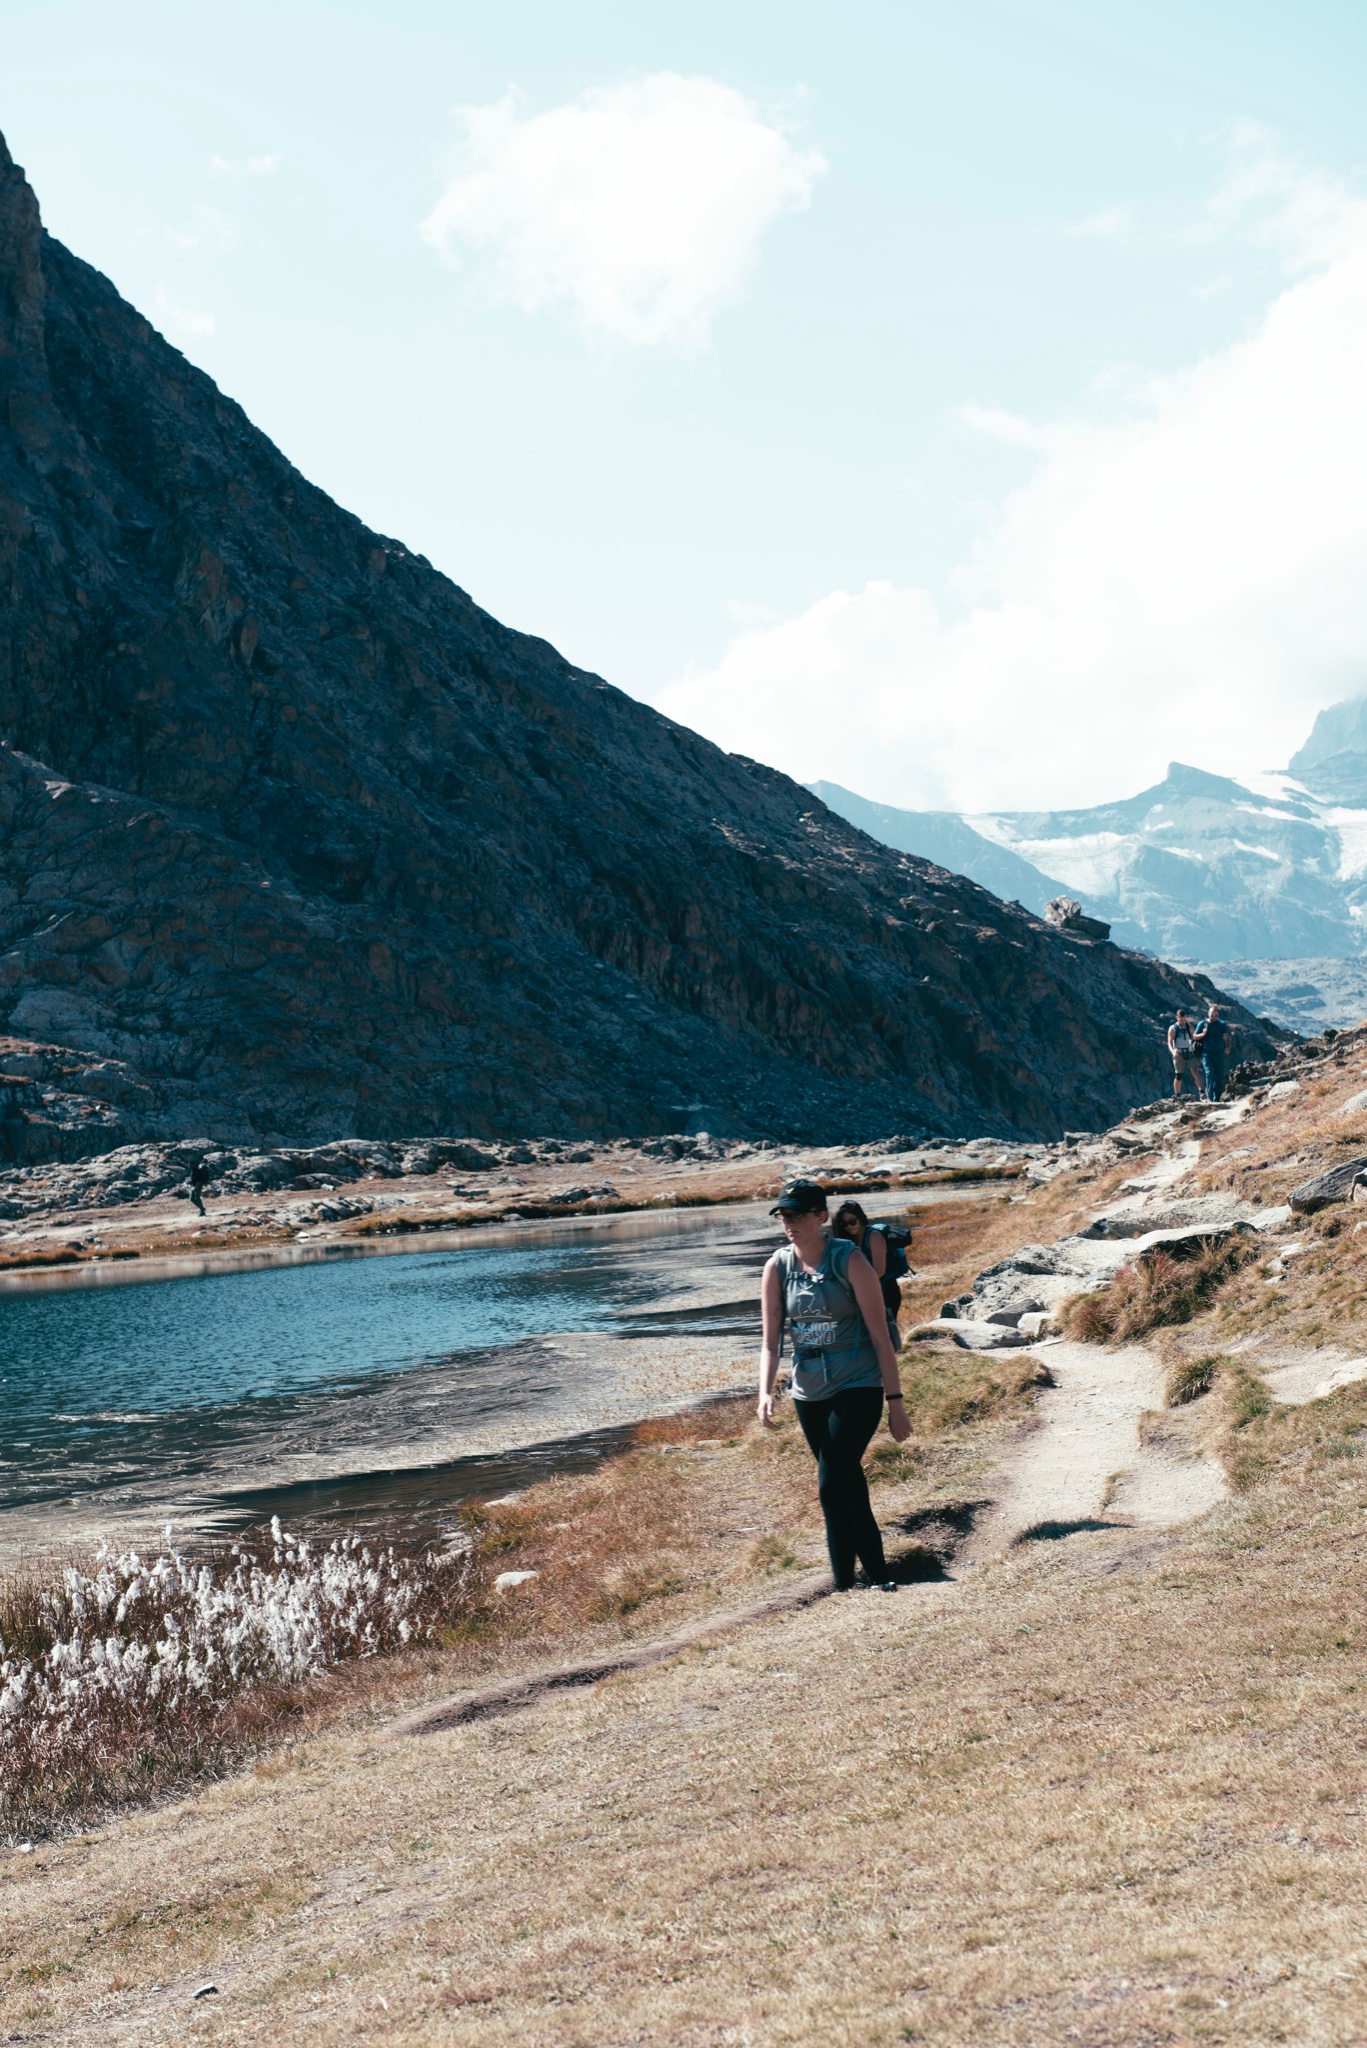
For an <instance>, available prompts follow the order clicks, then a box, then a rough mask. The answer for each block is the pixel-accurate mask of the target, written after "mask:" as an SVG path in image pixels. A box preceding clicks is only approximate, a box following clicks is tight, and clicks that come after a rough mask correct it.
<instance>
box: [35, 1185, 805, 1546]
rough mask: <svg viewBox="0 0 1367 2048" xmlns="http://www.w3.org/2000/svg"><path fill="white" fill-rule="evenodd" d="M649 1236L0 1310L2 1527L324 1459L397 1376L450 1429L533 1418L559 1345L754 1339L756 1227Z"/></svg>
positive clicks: (659, 1231) (543, 1235) (253, 1277)
mask: <svg viewBox="0 0 1367 2048" xmlns="http://www.w3.org/2000/svg"><path fill="white" fill-rule="evenodd" d="M652 1224H653V1228H652V1229H651V1230H650V1231H649V1232H648V1233H644V1232H642V1231H641V1230H639V1229H627V1230H623V1229H618V1230H614V1229H612V1228H611V1227H610V1226H609V1227H608V1228H605V1229H604V1230H603V1232H602V1233H601V1235H599V1234H596V1233H595V1234H594V1235H592V1236H590V1235H586V1233H585V1232H584V1231H583V1230H582V1229H579V1230H564V1229H562V1230H561V1232H560V1233H559V1234H557V1233H556V1232H555V1231H554V1230H550V1231H543V1232H539V1233H538V1234H537V1237H536V1239H535V1240H533V1241H529V1240H528V1239H526V1238H524V1239H522V1240H520V1241H514V1242H512V1243H509V1242H507V1241H506V1240H505V1241H503V1242H501V1243H497V1244H490V1243H479V1242H470V1241H469V1240H466V1241H464V1242H462V1243H461V1244H460V1245H459V1246H458V1247H456V1248H453V1249H450V1250H443V1251H430V1252H415V1253H409V1254H396V1255H392V1256H388V1257H381V1258H367V1259H362V1260H357V1261H354V1262H347V1263H331V1264H317V1265H306V1266H289V1267H283V1268H276V1269H273V1270H266V1271H256V1272H248V1273H218V1274H213V1275H210V1276H208V1277H204V1278H198V1279H194V1280H179V1281H175V1282H162V1283H154V1284H149V1285H144V1286H120V1287H117V1288H100V1289H87V1290H72V1291H68V1292H61V1293H35V1294H30V1295H18V1296H10V1297H9V1298H6V1299H4V1300H0V1508H3V1507H10V1506H15V1505H18V1504H20V1503H26V1504H28V1505H30V1506H33V1505H36V1504H38V1503H40V1502H49V1501H53V1500H56V1499H68V1498H72V1497H74V1496H78V1495H87V1494H89V1493H90V1492H92V1491H96V1492H106V1491H111V1492H113V1493H115V1494H116V1493H117V1492H119V1491H120V1490H125V1489H128V1488H130V1487H134V1488H136V1487H137V1486H138V1485H139V1484H140V1483H142V1482H145V1481H147V1480H149V1479H151V1478H155V1477H161V1478H175V1479H176V1480H179V1481H193V1480H194V1479H195V1478H196V1477H197V1476H198V1475H201V1474H205V1475H207V1474H209V1473H211V1472H219V1473H221V1472H222V1471H223V1469H224V1467H225V1464H233V1465H238V1466H240V1467H243V1468H246V1469H249V1468H250V1465H251V1462H252V1459H253V1456H254V1455H256V1452H255V1451H254V1447H260V1450H259V1454H260V1456H261V1457H262V1458H265V1457H267V1456H269V1455H270V1453H271V1451H272V1450H273V1449H275V1448H276V1447H278V1446H279V1445H280V1444H281V1443H286V1442H287V1443H288V1444H289V1445H290V1447H291V1448H299V1447H301V1446H302V1447H305V1448H309V1449H314V1448H319V1447H326V1445H327V1444H328V1443H329V1441H330V1440H332V1439H333V1438H334V1436H335V1434H336V1432H337V1431H338V1429H339V1428H341V1427H342V1426H343V1425H344V1424H345V1419H346V1416H347V1413H348V1411H349V1410H350V1411H356V1412H359V1411H360V1410H361V1409H362V1408H363V1407H364V1406H365V1404H366V1403H367V1402H369V1403H371V1404H374V1403H375V1402H376V1401H377V1399H378V1401H379V1402H380V1403H381V1404H383V1402H384V1400H385V1396H386V1390H387V1389H390V1388H391V1387H392V1384H393V1382H394V1381H395V1379H396V1376H399V1375H404V1376H411V1375H413V1374H415V1373H419V1374H422V1373H424V1372H425V1373H426V1374H427V1376H428V1377H430V1378H432V1379H433V1380H434V1386H433V1390H432V1391H433V1399H432V1401H431V1402H430V1403H426V1402H424V1401H423V1400H421V1399H419V1400H418V1402H417V1405H419V1406H429V1405H430V1406H431V1407H433V1408H435V1407H436V1406H437V1405H438V1398H437V1397H438V1395H439V1396H440V1405H441V1408H442V1410H443V1416H444V1419H445V1420H447V1421H450V1420H453V1419H454V1420H456V1421H468V1422H475V1421H479V1422H487V1421H488V1420H489V1419H490V1418H494V1417H502V1416H526V1415H527V1414H529V1413H530V1414H535V1412H536V1411H537V1408H538V1407H539V1406H541V1405H544V1404H546V1403H548V1402H549V1400H550V1398H551V1397H552V1396H553V1395H554V1394H555V1393H556V1391H557V1386H558V1379H557V1373H558V1370H559V1368H558V1366H557V1362H556V1355H555V1353H554V1351H553V1350H552V1349H550V1348H548V1347H543V1348H538V1347H537V1346H536V1345H535V1344H534V1343H533V1344H531V1345H530V1346H529V1344H528V1340H535V1339H538V1338H543V1337H545V1336H547V1335H548V1334H549V1333H552V1332H556V1333H569V1332H600V1333H611V1334H613V1335H616V1336H620V1337H623V1338H638V1339H645V1338H653V1339H659V1338H661V1337H665V1336H676V1335H690V1336H703V1335H710V1336H727V1337H729V1336H734V1337H737V1338H741V1339H745V1340H747V1341H748V1340H750V1339H751V1338H752V1337H753V1335H754V1334H755V1332H756V1331H757V1328H758V1310H757V1302H756V1297H757V1291H758V1273H759V1268H760V1266H761V1265H762V1264H763V1261H764V1259H765V1257H766V1256H767V1255H768V1252H769V1251H770V1250H771V1249H772V1247H773V1243H774V1233H773V1228H772V1226H771V1225H768V1223H767V1220H766V1221H764V1222H763V1223H762V1222H761V1221H760V1219H759V1218H757V1216H756V1214H755V1212H754V1210H753V1209H744V1210H740V1211H735V1210H733V1211H730V1212H726V1211H713V1212H710V1213H709V1214H706V1215H704V1216H689V1217H679V1218H669V1219H665V1218H659V1219H658V1220H657V1219H652ZM435 1368H441V1370H440V1372H434V1369H435ZM438 1380H439V1382H440V1384H439V1386H438V1385H437V1384H435V1382H436V1381H438ZM410 1383H411V1382H410ZM420 1391H425V1387H424V1388H422V1389H420V1388H419V1387H418V1386H417V1385H415V1386H414V1393H415V1395H418V1394H419V1393H420Z"/></svg>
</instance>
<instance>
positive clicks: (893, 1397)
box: [887, 1388, 907, 1407]
mask: <svg viewBox="0 0 1367 2048" xmlns="http://www.w3.org/2000/svg"><path fill="white" fill-rule="evenodd" d="M887 1398H888V1406H889V1407H891V1406H892V1404H893V1402H894V1401H905V1400H906V1398H907V1397H906V1395H905V1394H904V1393H902V1391H901V1390H900V1388H899V1389H898V1391H897V1392H896V1393H895V1394H889V1395H888V1397H887Z"/></svg>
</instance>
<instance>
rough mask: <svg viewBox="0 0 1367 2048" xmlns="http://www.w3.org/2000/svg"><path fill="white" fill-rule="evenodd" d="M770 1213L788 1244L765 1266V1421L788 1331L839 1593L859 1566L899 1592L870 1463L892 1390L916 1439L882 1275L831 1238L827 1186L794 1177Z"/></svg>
mask: <svg viewBox="0 0 1367 2048" xmlns="http://www.w3.org/2000/svg"><path fill="white" fill-rule="evenodd" d="M770 1213H771V1214H772V1215H774V1216H777V1217H778V1218H779V1220H780V1222H781V1223H782V1225H783V1234H784V1236H785V1237H786V1238H787V1240H788V1242H787V1244H785V1245H784V1246H783V1247H782V1248H781V1249H780V1250H779V1251H776V1252H775V1253H774V1255H773V1257H772V1258H771V1259H770V1260H769V1262H768V1264H767V1265H766V1266H765V1268H764V1281H763V1286H762V1289H761V1301H762V1305H763V1310H764V1339H763V1348H762V1350H761V1352H760V1367H759V1419H760V1421H761V1422H762V1423H763V1424H764V1426H765V1428H766V1429H768V1428H772V1426H773V1419H774V1388H775V1384H776V1382H777V1380H778V1364H779V1353H780V1351H781V1349H782V1346H783V1338H784V1334H785V1332H786V1334H787V1336H788V1339H789V1342H790V1344H791V1347H792V1357H793V1365H792V1394H793V1402H794V1405H795V1407H796V1409H797V1418H798V1421H799V1422H800V1423H801V1425H802V1434H803V1435H804V1436H805V1437H806V1439H807V1443H808V1445H809V1447H810V1449H811V1452H812V1455H813V1456H814V1457H815V1459H816V1472H817V1495H818V1498H819V1499H820V1502H821V1512H822V1514H823V1516H824V1517H825V1521H826V1548H827V1550H828V1551H829V1553H830V1559H831V1577H832V1578H833V1579H834V1581H835V1590H836V1592H837V1593H845V1592H848V1591H849V1590H850V1589H851V1588H852V1587H853V1586H854V1584H855V1567H856V1564H860V1565H862V1566H863V1567H864V1575H865V1578H866V1579H867V1581H868V1583H869V1584H870V1585H871V1586H880V1587H883V1588H885V1589H886V1590H887V1591H889V1592H891V1591H893V1590H894V1587H893V1585H892V1583H891V1582H890V1581H889V1579H888V1568H887V1561H886V1559H885V1558H884V1555H883V1538H882V1534H881V1532H880V1530H879V1527H878V1524H877V1522H876V1521H875V1519H874V1514H873V1509H872V1507H871V1506H870V1504H869V1486H868V1481H867V1479H866V1478H865V1477H864V1462H863V1461H864V1453H865V1451H866V1450H867V1449H868V1447H869V1443H870V1441H871V1439H872V1437H873V1433H874V1431H875V1430H876V1429H877V1427H878V1424H879V1422H880V1421H881V1419H882V1415H883V1401H884V1397H885V1396H886V1399H887V1403H888V1429H889V1431H890V1432H891V1434H892V1438H893V1441H894V1442H895V1443H904V1442H905V1441H906V1439H907V1438H908V1437H909V1436H910V1435H911V1422H910V1420H909V1418H908V1416H907V1410H906V1403H905V1402H904V1401H903V1399H902V1389H901V1384H900V1382H899V1379H898V1374H897V1354H896V1352H895V1351H894V1349H893V1346H892V1340H891V1338H890V1336H889V1335H888V1319H887V1312H886V1310H885V1308H884V1305H883V1295H882V1290H881V1288H880V1287H879V1284H878V1276H877V1274H876V1273H875V1272H874V1270H873V1267H872V1266H871V1265H870V1264H869V1261H868V1260H867V1259H866V1258H865V1256H864V1254H863V1252H861V1251H860V1249H859V1247H858V1246H857V1245H855V1244H853V1243H851V1241H850V1240H849V1238H843V1237H833V1236H830V1235H829V1234H828V1232H827V1222H828V1215H827V1208H826V1191H825V1189H824V1188H823V1187H821V1185H820V1184H819V1182H817V1181H814V1180H790V1181H786V1182H785V1183H784V1185H783V1188H782V1189H781V1191H780V1193H779V1198H778V1202H777V1205H776V1206H775V1207H774V1209H773V1210H771V1212H770Z"/></svg>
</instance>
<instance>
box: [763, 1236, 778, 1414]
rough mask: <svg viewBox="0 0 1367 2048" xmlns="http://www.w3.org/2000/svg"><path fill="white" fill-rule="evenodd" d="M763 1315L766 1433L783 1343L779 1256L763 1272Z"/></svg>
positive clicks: (772, 1412)
mask: <svg viewBox="0 0 1367 2048" xmlns="http://www.w3.org/2000/svg"><path fill="white" fill-rule="evenodd" d="M760 1306H761V1309H762V1311H763V1315H764V1336H763V1339H762V1341H761V1344H760V1354H759V1419H760V1421H761V1422H762V1423H763V1424H764V1426H765V1428H766V1429H770V1428H772V1427H773V1421H774V1383H775V1381H776V1380H777V1379H778V1354H779V1349H780V1346H781V1345H782V1343H783V1288H782V1286H781V1284H780V1282H779V1277H778V1255H777V1253H775V1255H774V1257H773V1258H772V1259H770V1261H769V1263H768V1265H767V1266H766V1267H765V1268H764V1281H763V1284H762V1286H761V1288H760Z"/></svg>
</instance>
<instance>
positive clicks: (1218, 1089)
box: [1196, 1003, 1231, 1102]
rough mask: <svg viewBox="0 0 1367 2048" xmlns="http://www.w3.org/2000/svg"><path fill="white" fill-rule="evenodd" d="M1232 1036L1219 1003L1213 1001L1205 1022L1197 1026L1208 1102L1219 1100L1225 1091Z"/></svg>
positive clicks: (1197, 1043)
mask: <svg viewBox="0 0 1367 2048" xmlns="http://www.w3.org/2000/svg"><path fill="white" fill-rule="evenodd" d="M1230 1036H1231V1034H1230V1029H1229V1026H1228V1024H1226V1022H1225V1020H1224V1018H1223V1017H1222V1016H1221V1015H1220V1011H1219V1007H1218V1005H1217V1004H1215V1003H1212V1004H1211V1006H1210V1011H1209V1013H1208V1015H1207V1017H1206V1019H1205V1022H1204V1023H1202V1024H1198V1025H1197V1027H1196V1050H1197V1052H1198V1053H1199V1054H1200V1056H1201V1071H1202V1073H1203V1074H1204V1075H1205V1077H1206V1100H1207V1101H1208V1102H1218V1101H1219V1100H1220V1097H1221V1096H1222V1095H1223V1094H1224V1092H1225V1072H1226V1068H1227V1066H1228V1063H1229V1047H1230Z"/></svg>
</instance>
